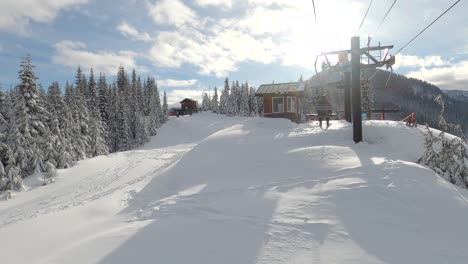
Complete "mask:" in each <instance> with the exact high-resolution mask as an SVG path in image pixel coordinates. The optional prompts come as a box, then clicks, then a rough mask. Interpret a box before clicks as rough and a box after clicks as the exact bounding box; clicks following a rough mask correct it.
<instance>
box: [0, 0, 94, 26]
mask: <svg viewBox="0 0 468 264" xmlns="http://www.w3.org/2000/svg"><path fill="white" fill-rule="evenodd" d="M88 1H89V0H60V1H57V0H41V1H37V0H16V1H12V0H1V1H0V31H2V30H4V31H11V32H17V33H19V34H28V33H29V32H28V25H29V24H30V23H31V21H34V22H39V23H49V22H51V21H53V20H54V19H55V17H57V14H58V13H59V12H60V11H61V10H66V9H70V8H73V7H76V6H79V5H83V4H86V3H87V2H88Z"/></svg>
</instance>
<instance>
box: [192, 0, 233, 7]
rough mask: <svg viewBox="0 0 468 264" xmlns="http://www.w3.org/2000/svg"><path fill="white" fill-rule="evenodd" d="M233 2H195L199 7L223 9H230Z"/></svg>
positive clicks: (224, 0)
mask: <svg viewBox="0 0 468 264" xmlns="http://www.w3.org/2000/svg"><path fill="white" fill-rule="evenodd" d="M232 1H233V0H196V3H197V5H199V6H203V7H205V6H219V7H223V8H231V7H232Z"/></svg>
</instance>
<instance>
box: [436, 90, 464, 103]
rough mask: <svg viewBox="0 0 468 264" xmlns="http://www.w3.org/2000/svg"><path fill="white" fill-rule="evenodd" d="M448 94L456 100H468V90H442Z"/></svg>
mask: <svg viewBox="0 0 468 264" xmlns="http://www.w3.org/2000/svg"><path fill="white" fill-rule="evenodd" d="M442 91H443V92H444V93H445V94H446V95H448V96H449V97H451V98H452V99H455V100H462V101H468V91H462V90H442Z"/></svg>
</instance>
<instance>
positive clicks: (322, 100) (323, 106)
mask: <svg viewBox="0 0 468 264" xmlns="http://www.w3.org/2000/svg"><path fill="white" fill-rule="evenodd" d="M315 110H317V114H318V115H331V113H332V110H333V109H332V105H331V104H330V102H329V101H328V99H327V97H326V96H320V97H319V98H317V104H316V105H315Z"/></svg>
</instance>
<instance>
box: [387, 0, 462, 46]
mask: <svg viewBox="0 0 468 264" xmlns="http://www.w3.org/2000/svg"><path fill="white" fill-rule="evenodd" d="M460 1H461V0H458V1H456V2H455V3H454V4H453V5H451V6H450V7H449V8H448V9H447V10H445V11H444V12H443V13H442V14H441V15H440V16H438V17H437V18H436V19H435V20H434V21H432V22H431V23H430V24H429V25H427V27H425V28H424V29H423V30H421V32H419V33H418V34H417V35H416V36H414V37H413V38H412V39H411V40H410V41H408V43H406V44H405V45H404V46H403V47H402V48H400V49H399V50H398V51H397V52H396V53H395V55H396V54H398V53H400V51H402V50H403V49H404V48H406V47H407V46H408V45H409V44H410V43H411V42H413V41H414V40H415V39H416V38H417V37H419V35H421V34H422V33H424V31H426V30H427V29H428V28H429V27H431V26H432V25H433V24H434V23H435V22H436V21H437V20H439V19H440V18H441V17H443V16H444V15H445V14H446V13H447V12H448V11H450V9H452V8H453V7H454V6H456V5H457V4H458V3H460Z"/></svg>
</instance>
